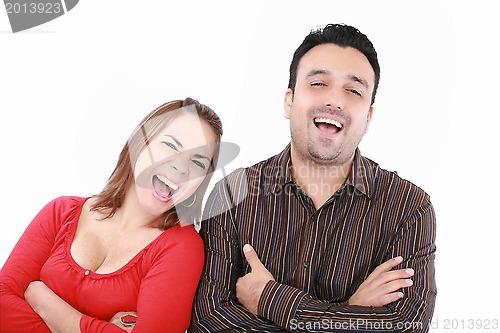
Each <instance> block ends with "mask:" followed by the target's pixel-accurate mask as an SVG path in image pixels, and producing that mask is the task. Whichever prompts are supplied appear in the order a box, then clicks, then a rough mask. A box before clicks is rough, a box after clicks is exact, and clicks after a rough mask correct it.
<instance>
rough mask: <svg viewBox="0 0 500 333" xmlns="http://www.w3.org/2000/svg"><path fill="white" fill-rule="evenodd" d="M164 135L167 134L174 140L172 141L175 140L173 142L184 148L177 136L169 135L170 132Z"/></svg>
mask: <svg viewBox="0 0 500 333" xmlns="http://www.w3.org/2000/svg"><path fill="white" fill-rule="evenodd" d="M165 136H168V137H169V138H171V139H172V140H174V141H175V143H176V144H177V145H178V146H179V147H181V148H184V146H183V145H182V143H181V142H180V141H179V140H177V138H176V137H175V136H173V135H170V134H165Z"/></svg>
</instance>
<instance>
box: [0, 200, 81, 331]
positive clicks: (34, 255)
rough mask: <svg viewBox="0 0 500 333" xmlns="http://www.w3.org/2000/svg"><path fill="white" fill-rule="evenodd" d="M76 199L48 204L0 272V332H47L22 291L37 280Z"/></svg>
mask: <svg viewBox="0 0 500 333" xmlns="http://www.w3.org/2000/svg"><path fill="white" fill-rule="evenodd" d="M77 203H78V199H76V198H72V197H60V198H57V199H54V200H52V201H51V202H50V203H48V204H47V205H46V206H45V207H44V208H43V209H42V210H41V211H40V212H39V213H38V214H37V215H36V217H35V218H34V219H33V221H32V222H31V223H30V225H29V226H28V228H26V230H25V231H24V233H23V235H22V236H21V238H20V239H19V241H18V242H17V244H16V246H15V247H14V249H13V250H12V253H11V254H10V256H9V257H8V258H7V261H6V262H5V264H4V266H3V267H2V269H1V270H0V309H1V311H0V332H2V333H10V332H12V333H22V332H48V333H50V330H49V328H48V327H47V325H45V323H44V322H43V320H42V319H41V318H40V316H38V314H36V313H35V312H34V311H33V309H32V308H31V307H30V305H29V304H28V303H27V302H26V301H25V300H24V291H25V290H26V288H27V287H28V284H29V283H30V282H32V281H36V280H39V279H40V270H41V268H42V266H43V265H44V263H45V262H46V261H47V258H48V257H49V256H50V253H51V251H52V248H53V246H54V243H55V241H56V238H57V235H58V232H59V230H60V228H61V225H62V224H63V223H64V222H65V221H67V218H68V214H71V213H72V211H74V209H72V208H76V207H77Z"/></svg>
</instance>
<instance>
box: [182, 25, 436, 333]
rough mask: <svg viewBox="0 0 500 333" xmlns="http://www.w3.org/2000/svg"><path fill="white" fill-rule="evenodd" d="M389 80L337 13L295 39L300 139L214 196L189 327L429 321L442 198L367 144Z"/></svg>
mask: <svg viewBox="0 0 500 333" xmlns="http://www.w3.org/2000/svg"><path fill="white" fill-rule="evenodd" d="M379 78H380V67H379V64H378V59H377V53H376V51H375V49H374V47H373V45H372V43H371V42H370V41H369V40H368V38H367V37H366V36H365V35H364V34H362V33H361V32H359V31H358V30H357V29H355V28H354V27H350V26H346V25H327V26H326V27H324V28H323V29H319V30H316V31H312V32H311V33H310V34H309V35H308V36H307V37H306V38H305V39H304V41H303V42H302V44H301V45H300V46H299V47H298V49H297V50H296V52H295V54H294V56H293V60H292V63H291V65H290V81H289V87H288V89H287V91H286V94H285V103H284V104H285V105H284V108H285V112H284V114H285V118H287V119H289V121H290V132H291V143H290V144H289V145H288V146H287V147H286V148H285V149H284V150H283V151H282V152H281V153H280V154H278V155H276V156H273V157H271V158H269V159H268V160H265V161H262V162H260V163H258V164H255V165H253V166H251V167H249V168H246V169H239V170H236V171H235V172H233V173H232V174H230V175H229V176H228V177H226V178H225V179H223V180H221V181H220V182H219V183H218V184H217V185H216V187H215V188H214V190H213V192H212V193H211V195H210V197H209V199H208V201H207V204H206V208H205V212H206V216H211V217H209V218H207V219H206V220H205V221H204V222H203V223H202V229H201V230H200V234H201V236H202V237H203V239H204V242H205V267H204V271H203V274H202V278H201V281H200V285H199V287H198V292H197V296H196V299H195V304H194V308H193V318H192V323H191V327H190V332H249V331H251V332H286V331H293V332H295V331H299V332H300V331H308V332H310V331H314V332H321V331H325V332H332V331H335V332H337V331H338V332H343V331H349V332H353V331H355V332H373V331H377V330H378V331H386V332H390V331H408V332H426V331H428V326H429V322H430V320H431V317H432V313H433V310H434V303H435V297H436V285H435V280H434V256H435V251H436V248H435V244H434V241H435V215H434V209H433V207H432V204H431V202H430V199H429V196H428V195H427V194H426V193H425V192H424V191H423V190H422V189H420V188H418V187H417V186H415V185H413V184H412V183H410V182H409V181H406V180H404V179H402V178H400V177H398V176H397V175H396V174H395V173H393V172H389V171H386V170H383V169H381V168H380V167H379V166H378V165H377V164H376V163H375V162H373V161H371V160H369V159H368V158H366V157H363V156H362V155H361V153H360V151H359V149H358V144H359V142H360V141H361V139H362V137H363V135H364V134H365V133H366V131H367V129H368V126H369V124H370V120H371V118H372V114H373V104H374V101H375V94H376V91H377V86H378V82H379Z"/></svg>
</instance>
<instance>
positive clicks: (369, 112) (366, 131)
mask: <svg viewBox="0 0 500 333" xmlns="http://www.w3.org/2000/svg"><path fill="white" fill-rule="evenodd" d="M372 117H373V104H372V105H370V110H368V117H366V129H365V134H366V133H368V129H369V128H370V123H371V122H372Z"/></svg>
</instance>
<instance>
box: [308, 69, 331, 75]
mask: <svg viewBox="0 0 500 333" xmlns="http://www.w3.org/2000/svg"><path fill="white" fill-rule="evenodd" d="M330 74H331V73H330V71H327V70H326V69H313V70H311V71H310V72H309V73H307V77H311V76H316V75H330Z"/></svg>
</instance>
